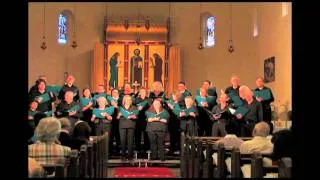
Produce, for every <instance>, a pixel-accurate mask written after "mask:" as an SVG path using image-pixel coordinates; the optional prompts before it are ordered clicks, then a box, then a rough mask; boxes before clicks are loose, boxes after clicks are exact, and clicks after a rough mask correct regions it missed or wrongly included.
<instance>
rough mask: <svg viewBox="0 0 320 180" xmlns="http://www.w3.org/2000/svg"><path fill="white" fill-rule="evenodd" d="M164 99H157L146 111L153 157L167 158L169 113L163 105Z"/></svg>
mask: <svg viewBox="0 0 320 180" xmlns="http://www.w3.org/2000/svg"><path fill="white" fill-rule="evenodd" d="M161 101H162V100H161V99H155V100H154V101H153V103H152V106H151V107H150V108H149V109H148V111H146V117H147V122H148V124H147V132H148V135H149V138H150V143H151V159H152V160H155V159H160V160H161V161H164V160H165V149H164V145H165V135H166V132H167V123H168V120H169V117H170V115H169V113H168V111H167V110H165V109H164V108H163V107H162V102H161Z"/></svg>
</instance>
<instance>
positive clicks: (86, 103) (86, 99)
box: [80, 88, 95, 135]
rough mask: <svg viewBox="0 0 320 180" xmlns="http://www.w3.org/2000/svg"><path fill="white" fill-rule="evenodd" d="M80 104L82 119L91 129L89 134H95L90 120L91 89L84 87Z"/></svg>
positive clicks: (91, 106) (91, 105)
mask: <svg viewBox="0 0 320 180" xmlns="http://www.w3.org/2000/svg"><path fill="white" fill-rule="evenodd" d="M80 104H81V108H82V113H83V116H82V120H83V121H85V122H87V123H88V125H89V126H90V128H91V129H92V131H91V135H95V130H94V129H95V128H94V123H92V121H91V117H92V109H93V99H92V96H91V91H90V89H89V88H84V89H83V91H82V97H81V98H80Z"/></svg>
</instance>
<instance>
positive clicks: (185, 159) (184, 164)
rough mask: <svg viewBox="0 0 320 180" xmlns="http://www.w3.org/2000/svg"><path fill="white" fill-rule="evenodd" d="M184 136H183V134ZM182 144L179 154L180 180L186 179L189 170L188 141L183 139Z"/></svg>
mask: <svg viewBox="0 0 320 180" xmlns="http://www.w3.org/2000/svg"><path fill="white" fill-rule="evenodd" d="M183 135H184V134H183ZM183 141H184V144H183V145H182V147H181V150H182V152H183V153H181V156H180V157H181V159H180V164H181V166H180V173H181V177H182V178H187V177H188V168H189V154H190V152H189V151H190V149H189V139H183Z"/></svg>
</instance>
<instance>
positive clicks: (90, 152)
mask: <svg viewBox="0 0 320 180" xmlns="http://www.w3.org/2000/svg"><path fill="white" fill-rule="evenodd" d="M87 155H88V169H87V172H88V177H89V178H93V143H92V142H91V141H90V142H88V145H87Z"/></svg>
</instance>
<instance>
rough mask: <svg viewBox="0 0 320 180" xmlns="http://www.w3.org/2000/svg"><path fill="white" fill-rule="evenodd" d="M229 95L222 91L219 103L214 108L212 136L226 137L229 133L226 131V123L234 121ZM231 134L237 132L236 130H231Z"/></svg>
mask: <svg viewBox="0 0 320 180" xmlns="http://www.w3.org/2000/svg"><path fill="white" fill-rule="evenodd" d="M228 100H229V97H228V95H227V94H225V93H222V94H221V95H220V98H219V102H220V103H219V104H217V105H215V106H214V107H213V108H212V111H211V112H212V118H211V119H212V121H213V125H212V136H213V137H217V136H219V137H224V136H226V135H227V134H228V133H227V131H226V128H225V127H226V125H227V124H229V123H231V121H233V116H232V114H231V112H230V111H229V107H230V106H229V104H228ZM229 134H235V132H232V133H231V132H229Z"/></svg>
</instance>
